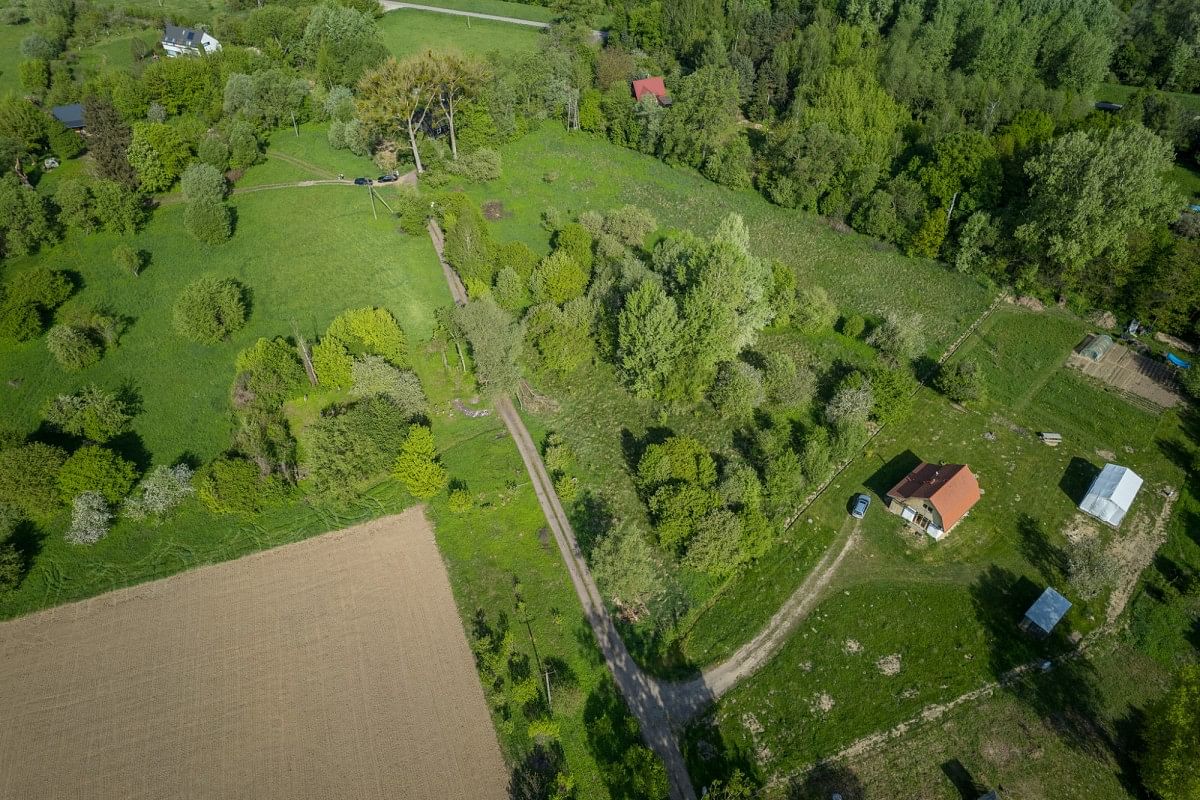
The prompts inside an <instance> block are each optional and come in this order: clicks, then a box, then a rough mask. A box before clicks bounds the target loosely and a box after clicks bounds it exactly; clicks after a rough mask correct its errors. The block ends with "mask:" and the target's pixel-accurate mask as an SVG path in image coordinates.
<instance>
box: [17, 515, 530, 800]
mask: <svg viewBox="0 0 1200 800" xmlns="http://www.w3.org/2000/svg"><path fill="white" fill-rule="evenodd" d="M0 708H4V709H5V717H4V720H3V722H0V798H31V797H37V798H83V797H86V798H93V799H94V800H105V799H106V798H131V797H144V798H149V797H187V798H256V800H259V799H260V798H261V799H264V800H273V799H274V798H280V799H282V798H288V799H289V800H302V799H306V798H313V800H316V799H317V798H323V799H324V798H356V799H357V798H395V797H407V798H429V799H430V800H433V798H446V797H455V798H489V799H490V798H496V799H497V800H499V798H503V797H505V796H506V792H505V784H506V777H507V776H506V772H505V768H504V763H503V760H502V759H501V756H500V750H499V747H498V745H497V743H496V737H495V732H494V731H493V729H492V723H491V719H490V718H489V715H488V711H487V707H486V705H485V703H484V697H483V691H482V689H481V688H480V685H479V679H478V677H477V675H476V672H475V667H474V661H473V658H472V655H471V651H470V649H469V647H468V646H467V640H466V636H465V635H464V633H463V628H462V624H461V622H460V619H459V615H458V612H457V610H456V608H455V604H454V598H453V596H452V595H451V592H450V585H449V582H448V580H447V578H446V571H445V567H444V565H443V563H442V560H441V556H440V554H439V553H438V550H437V546H436V545H435V543H434V541H433V534H432V530H431V529H430V526H429V523H428V522H427V521H426V519H425V516H424V513H423V511H422V510H421V509H419V508H417V509H410V510H409V511H407V512H405V513H404V514H401V515H398V516H393V517H386V518H383V519H379V520H375V521H373V522H369V523H366V524H364V525H359V526H357V527H354V528H350V529H347V530H344V531H340V532H337V533H331V534H327V535H325V536H320V537H316V538H313V539H309V540H307V541H304V542H299V543H297V544H294V545H288V546H285V547H281V548H278V549H276V550H272V551H269V552H265V553H259V554H256V555H253V556H249V557H247V558H243V559H240V560H237V561H232V562H228V563H225V564H218V565H215V566H211V567H205V568H202V569H197V570H194V571H191V572H187V573H183V574H182V575H177V576H175V577H172V578H168V579H166V580H162V581H156V582H154V583H148V584H143V585H141V586H135V587H132V588H130V589H124V590H121V591H118V592H112V593H110V594H107V595H102V596H100V597H96V598H93V599H91V600H86V601H84V602H81V603H75V604H72V605H68V606H61V607H59V608H55V609H51V610H49V611H45V612H42V613H38V614H34V615H31V616H28V617H23V618H21V619H17V620H13V621H11V622H6V623H3V624H2V625H0Z"/></svg>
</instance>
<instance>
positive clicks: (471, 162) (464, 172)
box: [446, 147, 501, 183]
mask: <svg viewBox="0 0 1200 800" xmlns="http://www.w3.org/2000/svg"><path fill="white" fill-rule="evenodd" d="M500 164H501V161H500V153H499V152H498V151H496V150H493V149H492V148H490V147H481V148H479V149H478V150H475V151H473V152H470V153H466V154H465V155H463V156H462V157H461V158H459V159H458V161H447V162H446V170H447V171H448V172H450V173H451V174H452V175H459V176H461V177H463V178H466V179H467V180H469V181H471V182H473V183H480V182H483V181H494V180H496V179H497V178H499V177H500V173H501V167H500Z"/></svg>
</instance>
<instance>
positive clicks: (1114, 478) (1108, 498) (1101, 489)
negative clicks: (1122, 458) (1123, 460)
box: [1079, 464, 1142, 528]
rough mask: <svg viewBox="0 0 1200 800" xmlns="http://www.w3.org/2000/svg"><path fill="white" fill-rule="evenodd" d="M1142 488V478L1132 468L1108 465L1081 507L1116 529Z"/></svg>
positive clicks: (1081, 509) (1101, 472)
mask: <svg viewBox="0 0 1200 800" xmlns="http://www.w3.org/2000/svg"><path fill="white" fill-rule="evenodd" d="M1141 488H1142V479H1141V477H1139V476H1138V474H1137V473H1136V472H1134V471H1133V470H1131V469H1129V467H1122V466H1118V465H1117V464H1105V465H1104V469H1102V470H1100V474H1099V475H1097V476H1096V480H1094V481H1092V485H1091V486H1090V487H1088V490H1087V494H1086V495H1084V498H1083V501H1082V502H1080V504H1079V510H1080V511H1082V512H1084V513H1085V514H1090V515H1092V516H1093V517H1095V518H1096V519H1098V520H1100V521H1101V522H1103V523H1105V524H1106V525H1111V526H1112V527H1114V528H1116V527H1118V526H1119V525H1120V524H1121V520H1123V519H1125V514H1127V513H1128V512H1129V507H1130V506H1132V505H1133V499H1134V498H1135V497H1137V493H1138V490H1139V489H1141Z"/></svg>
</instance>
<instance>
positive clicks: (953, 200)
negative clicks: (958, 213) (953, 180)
mask: <svg viewBox="0 0 1200 800" xmlns="http://www.w3.org/2000/svg"><path fill="white" fill-rule="evenodd" d="M958 195H959V193H958V192H955V193H954V197H951V198H950V208H948V209H946V224H947V225H949V224H950V215H951V214H953V213H954V206H955V205H956V204H957V203H958Z"/></svg>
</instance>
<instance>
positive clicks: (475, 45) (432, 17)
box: [379, 9, 542, 58]
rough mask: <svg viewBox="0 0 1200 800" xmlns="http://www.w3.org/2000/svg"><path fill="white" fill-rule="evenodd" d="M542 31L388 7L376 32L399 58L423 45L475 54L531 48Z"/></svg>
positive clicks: (535, 45)
mask: <svg viewBox="0 0 1200 800" xmlns="http://www.w3.org/2000/svg"><path fill="white" fill-rule="evenodd" d="M488 13H491V12H488ZM541 35H542V32H541V31H540V30H539V29H537V28H533V27H529V26H527V25H514V24H512V23H509V22H494V21H492V20H485V19H471V18H470V17H460V16H454V15H451V14H438V13H435V12H433V11H413V10H412V9H400V10H398V11H391V12H389V13H387V14H384V15H383V17H382V18H380V20H379V36H380V38H381V39H382V40H383V43H384V44H385V45H387V47H388V49H389V50H391V51H392V53H393V55H395V56H396V57H398V58H403V57H404V56H407V55H412V54H413V53H418V52H420V51H422V50H425V49H433V50H460V51H462V52H464V53H474V54H477V55H482V54H484V53H490V52H491V51H493V50H502V51H506V52H509V51H513V50H533V49H535V48H536V47H537V42H538V37H539V36H541Z"/></svg>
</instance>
